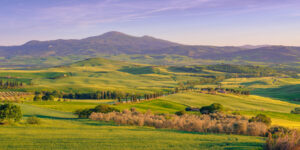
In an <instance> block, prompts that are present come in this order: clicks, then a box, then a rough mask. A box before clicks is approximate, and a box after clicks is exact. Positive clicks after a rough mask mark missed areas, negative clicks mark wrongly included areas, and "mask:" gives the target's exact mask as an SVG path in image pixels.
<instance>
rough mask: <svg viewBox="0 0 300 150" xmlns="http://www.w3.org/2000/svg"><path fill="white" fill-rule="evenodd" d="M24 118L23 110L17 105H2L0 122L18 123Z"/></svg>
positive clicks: (0, 107)
mask: <svg viewBox="0 0 300 150" xmlns="http://www.w3.org/2000/svg"><path fill="white" fill-rule="evenodd" d="M21 118H22V112H21V108H20V107H19V106H17V105H14V104H11V103H7V104H2V105H1V104H0V121H1V122H3V121H9V122H10V121H14V122H18V121H20V120H21Z"/></svg>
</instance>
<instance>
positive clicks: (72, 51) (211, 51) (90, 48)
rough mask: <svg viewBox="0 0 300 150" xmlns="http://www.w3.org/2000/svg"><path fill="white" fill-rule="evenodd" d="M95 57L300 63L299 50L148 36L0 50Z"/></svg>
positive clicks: (0, 51)
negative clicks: (164, 56)
mask: <svg viewBox="0 0 300 150" xmlns="http://www.w3.org/2000/svg"><path fill="white" fill-rule="evenodd" d="M97 54H107V55H119V54H142V55H144V54H149V55H153V54H154V55H160V54H168V55H183V56H189V57H192V58H196V59H197V58H201V59H212V60H236V59H239V60H241V59H242V60H246V61H259V62H271V63H292V62H298V61H300V47H290V46H268V45H265V46H264V45H263V46H251V45H247V46H241V47H234V46H225V47H218V46H197V45H183V44H178V43H174V42H170V41H166V40H161V39H157V38H154V37H150V36H143V37H135V36H130V35H127V34H124V33H120V32H116V31H112V32H107V33H105V34H102V35H100V36H94V37H89V38H85V39H80V40H75V39H71V40H61V39H60V40H52V41H29V42H27V43H25V44H24V45H20V46H2V47H0V57H5V58H10V57H15V56H33V57H47V56H68V55H89V56H91V57H93V56H96V55H97Z"/></svg>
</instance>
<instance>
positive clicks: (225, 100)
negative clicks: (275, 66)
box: [160, 92, 300, 128]
mask: <svg viewBox="0 0 300 150" xmlns="http://www.w3.org/2000/svg"><path fill="white" fill-rule="evenodd" d="M160 100H164V101H170V102H175V103H179V104H183V105H189V106H193V107H202V106H206V105H210V104H212V103H220V104H222V105H223V106H224V107H225V109H227V110H230V111H238V112H241V113H242V114H245V115H248V116H254V115H257V114H259V113H263V114H266V115H267V116H269V117H271V118H272V120H273V124H274V125H275V124H277V125H283V126H286V127H291V128H300V116H299V115H295V114H290V111H291V110H292V109H294V108H295V107H300V105H298V104H291V103H288V102H285V101H280V100H274V99H271V98H266V97H261V96H256V95H250V96H237V95H231V94H218V95H210V94H202V93H194V92H190V93H179V94H174V95H170V96H166V97H162V98H160Z"/></svg>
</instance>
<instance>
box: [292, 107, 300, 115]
mask: <svg viewBox="0 0 300 150" xmlns="http://www.w3.org/2000/svg"><path fill="white" fill-rule="evenodd" d="M291 113H292V114H300V107H296V108H295V109H294V110H292V111H291Z"/></svg>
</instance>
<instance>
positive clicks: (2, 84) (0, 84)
mask: <svg viewBox="0 0 300 150" xmlns="http://www.w3.org/2000/svg"><path fill="white" fill-rule="evenodd" d="M22 86H24V83H23V82H20V81H15V80H6V81H5V80H0V88H1V89H10V88H18V87H22Z"/></svg>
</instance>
